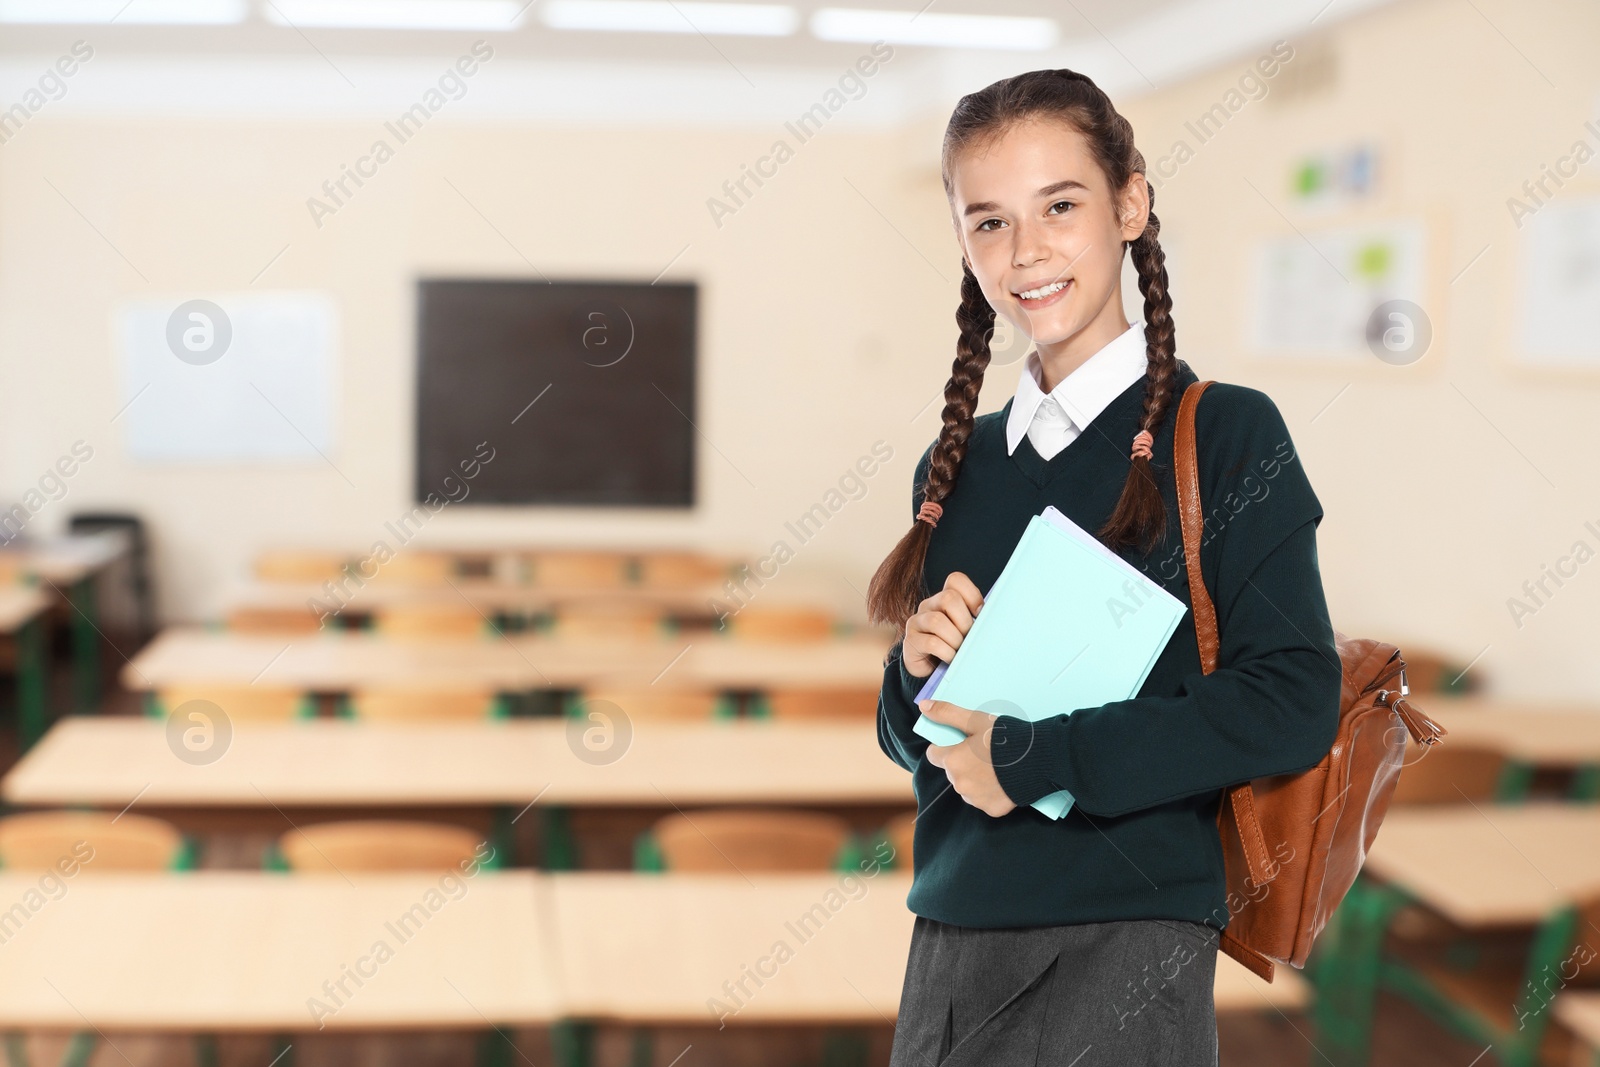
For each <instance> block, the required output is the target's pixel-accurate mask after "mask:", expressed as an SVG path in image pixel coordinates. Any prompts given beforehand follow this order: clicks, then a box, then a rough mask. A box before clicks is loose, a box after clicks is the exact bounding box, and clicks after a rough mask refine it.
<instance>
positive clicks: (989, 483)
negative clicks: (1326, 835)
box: [878, 363, 1340, 927]
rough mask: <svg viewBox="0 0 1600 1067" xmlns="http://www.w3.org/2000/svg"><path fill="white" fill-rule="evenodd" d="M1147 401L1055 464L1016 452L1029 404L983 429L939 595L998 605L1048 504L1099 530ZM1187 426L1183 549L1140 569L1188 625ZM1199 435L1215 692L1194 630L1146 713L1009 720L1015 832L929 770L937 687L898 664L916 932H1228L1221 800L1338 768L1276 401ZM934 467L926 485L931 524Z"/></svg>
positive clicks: (1316, 617) (1310, 501) (1299, 484)
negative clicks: (1248, 788) (996, 592)
mask: <svg viewBox="0 0 1600 1067" xmlns="http://www.w3.org/2000/svg"><path fill="white" fill-rule="evenodd" d="M1180 371H1181V373H1180V376H1179V389H1180V390H1181V389H1182V388H1183V387H1184V386H1187V385H1188V384H1189V383H1190V382H1193V381H1194V380H1195V374H1194V372H1193V371H1192V370H1190V369H1189V367H1188V366H1187V365H1186V364H1181V363H1180ZM1143 395H1144V380H1143V379H1140V380H1139V381H1138V382H1135V383H1134V384H1133V385H1132V386H1130V387H1129V388H1128V389H1127V390H1125V391H1124V392H1123V393H1122V394H1121V395H1119V396H1118V397H1117V398H1116V399H1115V400H1113V401H1112V402H1111V404H1110V405H1109V406H1108V407H1107V408H1106V409H1105V410H1104V411H1103V412H1101V413H1100V415H1099V416H1098V417H1097V418H1095V420H1094V421H1093V422H1092V423H1090V424H1089V426H1088V428H1087V429H1086V430H1085V431H1084V432H1083V433H1081V434H1080V435H1079V436H1078V437H1076V438H1074V439H1073V441H1072V442H1071V443H1070V444H1068V445H1067V447H1066V448H1064V449H1062V450H1061V451H1060V452H1058V453H1057V454H1056V455H1055V456H1054V457H1052V458H1051V459H1049V460H1045V459H1044V458H1043V457H1041V456H1040V455H1039V453H1038V452H1037V451H1036V450H1035V449H1034V447H1033V444H1032V442H1030V441H1029V440H1028V439H1027V438H1026V437H1024V438H1023V439H1022V441H1021V442H1020V443H1019V444H1018V445H1017V450H1016V452H1015V454H1013V455H1008V454H1007V453H1006V439H1005V424H1006V419H1007V417H1008V416H1009V415H1010V413H1011V403H1010V402H1007V404H1006V406H1005V407H1004V408H1003V409H1002V410H1000V411H998V412H995V413H992V414H989V415H984V416H980V417H979V418H978V419H977V420H976V425H975V427H974V430H973V435H972V440H971V445H970V448H969V451H968V453H967V458H966V461H965V462H964V463H963V465H962V468H961V473H960V476H959V478H958V480H957V482H956V486H955V489H954V491H953V492H952V493H951V495H950V496H949V498H948V499H947V500H945V502H944V514H943V516H942V517H941V518H940V520H939V524H938V526H937V527H936V528H935V529H934V531H933V537H932V540H931V542H930V545H929V549H928V559H927V565H926V568H925V569H924V571H923V595H924V596H927V595H931V594H932V592H934V591H936V590H939V589H941V588H943V586H944V582H945V579H946V577H947V576H948V575H949V574H950V573H951V572H953V571H960V572H962V573H963V574H966V575H967V576H968V577H969V578H971V579H972V581H973V582H974V583H975V584H976V585H977V587H978V588H979V589H980V590H983V591H985V592H987V591H988V590H989V588H990V587H991V586H992V585H993V583H994V581H995V579H996V578H998V577H999V575H1000V571H1001V569H1002V568H1003V567H1004V566H1005V563H1006V560H1007V559H1008V558H1009V557H1010V555H1011V550H1012V548H1013V547H1014V546H1015V545H1016V543H1017V540H1018V539H1019V538H1020V537H1021V536H1022V531H1023V529H1024V527H1026V526H1027V524H1028V520H1029V519H1030V518H1031V517H1032V516H1034V515H1037V514H1039V512H1041V511H1042V510H1044V508H1045V506H1046V505H1048V504H1054V505H1055V506H1056V507H1057V508H1059V509H1060V510H1061V511H1062V512H1064V513H1065V514H1066V515H1067V516H1068V517H1070V518H1071V519H1072V520H1073V521H1074V522H1076V523H1078V524H1079V525H1080V526H1082V527H1084V528H1085V529H1087V530H1090V531H1096V530H1098V529H1099V528H1100V527H1101V525H1103V523H1104V522H1105V520H1106V518H1107V517H1108V516H1109V515H1110V513H1111V509H1112V507H1113V506H1114V505H1115V503H1116V500H1117V497H1118V495H1119V494H1120V493H1121V491H1122V485H1123V482H1124V480H1125V479H1126V477H1127V473H1128V462H1129V460H1128V452H1129V450H1130V448H1131V447H1132V441H1133V437H1134V434H1135V433H1137V432H1138V429H1139V427H1138V420H1139V415H1140V409H1141V406H1142V401H1143ZM1176 416H1177V402H1176V400H1174V402H1173V403H1172V404H1171V405H1169V408H1168V412H1167V416H1166V421H1165V423H1164V424H1163V426H1162V427H1161V430H1160V432H1159V433H1158V434H1157V435H1156V439H1155V443H1154V448H1153V451H1154V460H1155V464H1156V469H1157V477H1158V482H1159V484H1160V485H1161V491H1162V494H1163V496H1164V497H1165V498H1166V503H1167V511H1168V532H1167V537H1166V540H1165V542H1164V543H1163V544H1162V545H1160V546H1158V547H1157V548H1156V550H1155V551H1153V552H1152V553H1150V554H1149V555H1148V556H1145V555H1142V554H1141V553H1139V552H1138V551H1137V550H1135V549H1124V550H1123V551H1122V553H1121V555H1122V557H1123V558H1124V559H1126V560H1128V561H1129V562H1130V563H1132V564H1134V565H1135V566H1138V567H1140V568H1141V569H1143V570H1144V571H1145V572H1146V573H1147V574H1148V575H1149V576H1150V578H1151V579H1152V580H1153V581H1155V582H1157V583H1159V584H1160V585H1161V586H1163V587H1164V588H1165V589H1166V590H1167V591H1168V592H1169V593H1171V594H1172V595H1173V596H1175V597H1177V598H1178V599H1179V600H1181V601H1182V602H1183V603H1184V604H1185V605H1188V604H1189V586H1188V577H1187V570H1186V568H1185V566H1184V560H1183V547H1182V537H1181V531H1180V528H1179V525H1178V514H1177V496H1176V490H1175V488H1174V483H1173V477H1172V468H1173V463H1172V454H1173V450H1172V429H1173V423H1174V420H1175V419H1176ZM1195 426H1196V433H1197V441H1198V446H1197V447H1198V453H1199V465H1200V491H1201V502H1202V504H1203V505H1204V507H1205V512H1206V516H1207V521H1206V538H1205V540H1204V541H1203V542H1202V547H1201V550H1200V562H1201V569H1202V571H1203V572H1204V574H1205V576H1206V586H1207V588H1208V589H1209V590H1210V592H1211V597H1212V600H1213V601H1214V602H1215V604H1216V611H1217V623H1218V628H1219V631H1220V634H1221V648H1220V650H1219V653H1218V666H1217V670H1216V671H1214V672H1212V673H1211V674H1209V675H1206V674H1203V673H1202V672H1201V669H1200V653H1199V649H1198V648H1197V646H1196V643H1195V632H1194V617H1193V613H1192V612H1185V614H1184V617H1183V619H1182V620H1181V621H1180V623H1179V624H1178V628H1177V630H1176V631H1175V632H1174V633H1173V636H1172V639H1171V641H1170V642H1169V643H1168V644H1167V647H1166V649H1165V650H1164V651H1163V652H1162V653H1161V655H1160V657H1159V658H1158V659H1157V661H1156V664H1155V667H1154V668H1153V669H1152V670H1151V672H1150V676H1149V677H1148V678H1147V679H1146V680H1145V684H1144V686H1143V687H1142V688H1141V689H1140V690H1139V693H1138V695H1137V696H1136V697H1134V698H1133V699H1130V700H1122V701H1117V702H1115V703H1111V704H1105V705H1102V706H1100V707H1093V708H1082V709H1072V708H1059V709H1048V710H1051V711H1055V712H1058V713H1057V714H1053V715H1050V716H1048V717H1045V718H1043V719H1041V720H1039V721H1038V722H1036V723H1033V724H1031V725H1030V724H1028V723H1026V722H1024V721H1022V720H1019V719H1015V718H1013V717H1011V716H1001V717H1000V719H999V720H997V723H996V727H997V729H996V731H995V735H996V736H997V737H1005V738H1010V739H1022V745H1021V748H1022V749H1023V750H1024V751H1025V754H1024V755H1022V756H1021V758H1018V757H1017V756H1016V751H1017V749H1016V747H1015V746H1010V745H1009V743H1008V745H1007V749H1006V751H1005V754H1003V755H1002V753H1001V749H1000V747H999V746H998V745H997V746H995V760H994V762H995V764H996V773H997V774H998V776H999V778H1000V784H1001V786H1002V787H1003V788H1004V789H1005V791H1006V793H1007V795H1008V796H1010V797H1011V799H1012V800H1014V801H1016V803H1017V808H1016V809H1015V810H1013V811H1011V812H1009V813H1008V814H1006V815H1004V816H1002V817H1000V818H998V819H996V818H991V817H990V816H988V815H985V814H984V813H983V812H981V811H979V810H978V809H977V808H975V807H973V806H971V805H970V804H968V803H966V801H964V800H962V799H961V797H960V795H959V794H957V793H956V792H955V791H954V790H953V789H951V788H950V784H949V780H948V779H947V778H946V777H945V773H944V771H942V770H940V769H939V768H938V767H936V766H934V765H933V764H931V763H929V762H927V760H926V759H925V758H924V754H925V752H926V750H927V747H928V742H927V741H926V740H924V739H923V738H922V737H920V736H918V735H917V734H915V733H913V732H912V729H911V727H912V724H913V723H914V722H916V719H917V715H918V710H917V707H916V705H915V704H914V703H913V700H914V698H915V696H916V693H917V691H918V690H919V689H920V688H921V687H922V684H923V683H924V681H925V680H926V679H924V678H917V677H913V676H912V675H910V674H909V673H908V672H907V671H906V669H905V666H904V664H903V663H902V661H901V655H900V654H901V646H900V644H899V643H896V645H895V646H894V648H893V649H891V650H890V653H889V658H888V661H887V663H886V664H885V671H884V681H883V690H882V693H881V696H880V702H879V710H878V743H879V745H880V746H881V747H882V748H883V750H884V752H885V753H886V754H887V755H888V756H889V758H890V759H892V760H894V761H895V762H896V763H898V764H899V765H900V766H902V767H904V768H906V769H907V770H909V771H911V772H912V783H913V787H914V789H915V792H916V796H917V807H918V811H919V814H918V818H917V823H916V838H915V856H916V862H915V876H914V879H913V882H912V886H911V893H910V896H909V897H908V899H907V904H908V905H909V907H910V908H911V910H912V911H913V912H915V913H916V914H918V915H925V916H928V917H930V918H933V919H938V920H940V921H943V922H947V923H954V924H956V925H961V926H985V927H997V926H1038V925H1053V924H1058V923H1079V922H1103V921H1108V920H1113V919H1141V918H1169V919H1188V920H1191V921H1195V922H1207V921H1209V922H1211V923H1212V925H1217V926H1220V925H1224V924H1226V922H1227V919H1228V908H1227V903H1226V899H1225V891H1224V881H1223V860H1222V849H1221V845H1220V843H1219V841H1218V837H1217V822H1216V819H1217V805H1218V801H1219V797H1220V791H1221V789H1222V788H1223V787H1224V786H1227V785H1231V784H1233V783H1236V782H1242V781H1247V780H1249V779H1251V778H1255V777H1259V776H1261V775H1267V774H1277V773H1282V772H1286V771H1295V770H1301V769H1304V768H1306V767H1310V766H1312V765H1314V764H1315V763H1316V762H1317V761H1318V760H1320V759H1321V758H1322V757H1323V755H1325V754H1326V753H1327V751H1328V748H1329V746H1330V745H1331V744H1332V741H1333V736H1334V731H1335V729H1336V727H1337V725H1338V710H1339V695H1340V668H1339V659H1338V655H1337V652H1336V651H1335V647H1334V638H1333V628H1332V625H1331V624H1330V622H1329V619H1328V609H1327V604H1326V601H1325V600H1324V598H1323V592H1322V579H1321V575H1320V573H1319V571H1318V567H1317V546H1316V526H1317V523H1318V522H1320V521H1321V518H1322V506H1321V504H1320V503H1319V502H1318V500H1317V497H1316V495H1315V494H1314V493H1313V492H1312V489H1311V484H1310V482H1309V481H1308V480H1307V478H1306V473H1305V471H1304V469H1303V467H1302V464H1301V462H1300V459H1299V457H1298V456H1297V454H1296V452H1295V448H1294V443H1293V442H1292V441H1291V440H1290V437H1289V431H1288V429H1287V427H1286V426H1285V425H1284V421H1283V418H1282V416H1281V415H1280V414H1279V413H1278V409H1277V407H1276V405H1274V404H1273V402H1272V400H1271V398H1269V397H1268V396H1267V395H1266V394H1265V393H1262V392H1260V391H1259V390H1256V389H1250V388H1246V387H1244V386H1239V385H1230V384H1226V383H1222V382H1219V383H1217V384H1215V385H1212V386H1210V387H1209V388H1208V389H1207V390H1206V393H1205V395H1204V397H1203V399H1202V400H1201V401H1200V405H1199V408H1198V410H1197V413H1196V423H1195ZM931 451H932V446H931V445H930V446H929V449H928V451H927V452H924V453H923V456H922V459H921V460H920V461H919V462H918V464H917V469H916V473H915V477H914V480H913V483H912V484H913V494H912V502H911V513H912V515H913V516H914V515H915V514H916V512H917V510H918V508H919V507H921V504H922V484H923V478H924V477H925V476H926V473H927V464H928V455H929V453H930V452H931ZM1030 710H1031V709H1030ZM1066 712H1072V714H1065V713H1066ZM1059 789H1066V790H1069V791H1070V792H1071V793H1072V795H1073V797H1075V798H1076V804H1074V806H1073V808H1072V810H1071V811H1070V812H1068V814H1067V815H1066V816H1065V817H1064V818H1062V819H1060V820H1052V819H1050V818H1047V817H1046V816H1044V815H1042V814H1040V813H1039V812H1038V811H1036V810H1034V809H1033V808H1032V807H1030V806H1029V805H1030V803H1031V802H1032V801H1034V800H1037V799H1038V798H1040V797H1042V796H1045V795H1046V794H1049V793H1052V792H1055V791H1056V790H1059ZM1268 844H1269V846H1270V845H1271V844H1272V843H1271V842H1269V843H1268Z"/></svg>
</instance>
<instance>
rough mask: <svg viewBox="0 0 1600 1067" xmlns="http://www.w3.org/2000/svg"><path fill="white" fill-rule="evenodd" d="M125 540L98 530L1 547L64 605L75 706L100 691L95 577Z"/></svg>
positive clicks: (119, 553) (121, 534)
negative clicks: (12, 547) (70, 644)
mask: <svg viewBox="0 0 1600 1067" xmlns="http://www.w3.org/2000/svg"><path fill="white" fill-rule="evenodd" d="M131 545H132V542H131V540H130V539H129V537H128V534H127V533H126V532H125V531H122V530H101V531H98V532H96V533H89V534H67V535H65V536H62V537H56V538H52V539H50V540H47V541H40V542H35V543H31V544H29V545H27V546H25V547H21V548H16V549H6V550H4V551H6V552H8V553H12V554H15V555H16V556H18V557H19V558H20V559H21V561H22V565H23V568H24V570H26V571H28V572H30V573H32V574H34V575H37V576H38V578H39V580H40V581H41V582H42V583H43V585H44V590H45V591H46V592H47V593H49V594H51V599H52V600H53V601H59V602H60V603H61V604H62V605H64V609H63V610H65V611H66V613H67V620H68V626H69V627H70V630H71V633H72V658H73V703H74V706H75V707H76V708H77V709H78V710H79V711H88V710H90V709H91V708H93V707H94V706H95V704H97V703H98V702H99V700H100V694H101V688H100V642H101V640H102V637H103V635H102V631H101V626H100V612H99V610H98V608H97V606H96V600H97V598H96V595H95V579H96V578H97V577H98V576H99V575H100V574H101V573H102V572H104V571H105V570H106V569H107V568H108V567H110V566H111V565H112V564H114V563H116V562H117V561H118V560H120V559H122V558H123V557H124V556H126V555H127V554H128V551H129V549H130V548H131ZM41 725H42V724H41ZM34 736H35V737H37V734H35V735H34Z"/></svg>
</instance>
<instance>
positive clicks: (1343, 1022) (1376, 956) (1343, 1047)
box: [1311, 877, 1406, 1067]
mask: <svg viewBox="0 0 1600 1067" xmlns="http://www.w3.org/2000/svg"><path fill="white" fill-rule="evenodd" d="M1405 902H1406V901H1405V897H1404V896H1403V895H1402V894H1401V893H1399V892H1397V891H1396V890H1394V889H1391V888H1389V887H1387V886H1381V885H1376V884H1374V883H1372V882H1370V881H1368V880H1367V879H1365V878H1360V877H1358V878H1357V879H1356V881H1355V884H1354V885H1352V886H1351V887H1350V892H1349V893H1348V894H1347V895H1346V896H1345V898H1344V902H1343V903H1342V904H1340V905H1339V910H1338V911H1337V912H1335V913H1334V917H1333V921H1332V922H1331V923H1329V924H1328V928H1327V929H1326V930H1324V931H1323V935H1322V938H1320V939H1319V941H1318V948H1319V949H1320V951H1319V953H1318V957H1317V962H1316V966H1315V969H1314V971H1313V973H1312V975H1311V979H1312V984H1313V985H1314V986H1315V989H1316V999H1315V1002H1314V1004H1313V1006H1312V1016H1313V1018H1315V1020H1316V1024H1317V1040H1318V1044H1319V1047H1321V1048H1322V1049H1323V1050H1324V1051H1325V1052H1326V1053H1327V1055H1328V1058H1329V1059H1330V1060H1331V1061H1332V1062H1333V1063H1334V1064H1335V1065H1337V1067H1365V1065H1366V1064H1367V1063H1368V1061H1369V1060H1370V1058H1371V1055H1372V1020H1373V1015H1374V1012H1375V1009H1376V1006H1377V996H1378V970H1379V966H1380V963H1381V950H1382V947H1383V937H1384V934H1385V932H1386V931H1387V930H1388V928H1389V921H1390V920H1391V919H1392V918H1393V917H1394V914H1395V912H1397V911H1399V910H1400V908H1402V907H1404V906H1405ZM1329 934H1332V937H1331V939H1330V938H1329V936H1328V935H1329Z"/></svg>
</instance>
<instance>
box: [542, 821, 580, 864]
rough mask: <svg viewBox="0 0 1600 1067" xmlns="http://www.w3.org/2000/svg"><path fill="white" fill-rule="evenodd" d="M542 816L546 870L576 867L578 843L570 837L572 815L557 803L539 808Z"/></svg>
mask: <svg viewBox="0 0 1600 1067" xmlns="http://www.w3.org/2000/svg"><path fill="white" fill-rule="evenodd" d="M539 811H540V812H541V813H542V814H543V816H544V863H543V867H544V869H545V870H547V871H575V870H577V869H578V845H577V842H576V841H574V840H573V838H572V816H571V813H570V812H568V811H567V809H566V808H564V807H561V806H559V805H556V806H552V807H548V808H540V809H539Z"/></svg>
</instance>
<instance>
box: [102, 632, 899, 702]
mask: <svg viewBox="0 0 1600 1067" xmlns="http://www.w3.org/2000/svg"><path fill="white" fill-rule="evenodd" d="M890 644H892V641H890V640H887V639H885V638H884V637H882V636H871V635H867V636H859V637H850V638H840V639H838V640H832V641H814V642H794V643H787V644H778V643H761V642H745V641H736V640H733V639H731V638H727V637H704V638H702V637H695V638H687V639H679V638H670V639H662V640H659V641H627V640H619V641H575V640H562V639H559V638H551V637H538V636H527V635H507V636H504V637H479V638H446V637H440V638H433V639H426V640H424V639H415V638H399V637H383V636H380V635H377V634H366V633H330V634H316V635H312V636H309V637H280V636H275V635H274V636H267V635H252V634H230V633H220V632H215V631H207V630H202V629H197V628H192V627H178V628H173V629H169V630H167V631H165V632H163V633H162V634H161V636H160V637H158V638H156V640H154V641H152V642H151V643H150V644H149V645H148V646H146V648H145V649H144V650H143V651H141V652H140V653H139V654H138V655H137V656H135V657H134V658H133V660H132V661H131V662H130V663H129V664H128V665H127V666H126V667H124V668H123V671H122V681H123V684H124V685H126V686H127V687H128V688H130V689H152V688H160V687H161V686H163V685H177V684H184V685H187V684H193V683H206V682H213V683H217V684H237V685H249V684H264V685H275V686H283V685H287V686H295V687H298V688H304V689H307V690H316V691H319V692H346V691H349V690H352V689H359V688H361V687H362V686H364V685H386V686H397V685H405V686H435V687H448V686H458V687H467V688H472V687H483V686H488V687H493V688H498V689H503V690H520V689H537V688H558V689H569V688H577V687H580V686H582V685H583V684H585V683H586V682H589V681H591V680H593V679H595V678H598V677H602V676H605V675H608V674H618V673H623V674H629V675H632V676H636V677H638V678H639V679H640V680H641V681H642V682H645V683H649V682H650V681H651V680H652V679H654V678H656V677H657V676H662V677H664V678H665V679H666V680H668V681H670V682H671V683H673V684H681V685H690V684H699V685H707V686H712V687H716V688H767V687H769V686H775V685H784V684H789V685H807V684H811V685H863V686H869V687H873V688H876V687H877V686H879V685H881V684H882V682H883V656H884V653H885V652H886V651H887V650H888V648H889V646H890ZM680 654H681V658H679V656H680ZM669 667H670V670H669Z"/></svg>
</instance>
